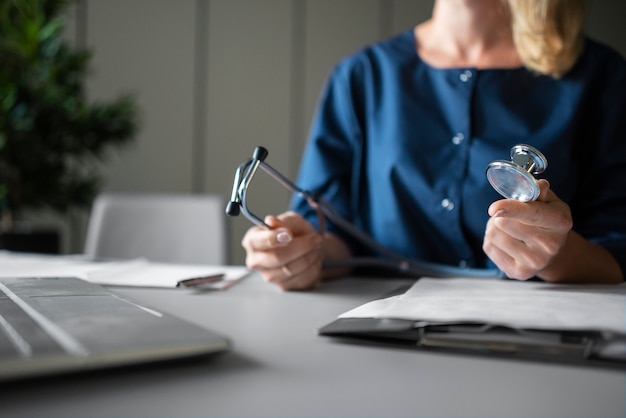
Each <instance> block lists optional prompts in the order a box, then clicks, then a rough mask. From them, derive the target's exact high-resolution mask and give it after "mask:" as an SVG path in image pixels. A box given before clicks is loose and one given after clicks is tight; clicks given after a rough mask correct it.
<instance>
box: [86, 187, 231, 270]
mask: <svg viewBox="0 0 626 418" xmlns="http://www.w3.org/2000/svg"><path fill="white" fill-rule="evenodd" d="M225 205H226V200H225V199H224V197H223V196H221V195H217V194H173V193H172V194H152V193H143V194H111V193H105V194H101V195H100V196H98V197H97V198H96V200H95V201H94V204H93V207H92V210H91V215H90V219H89V226H88V228H87V236H86V239H85V251H84V252H85V254H86V255H88V256H92V257H104V258H117V259H130V258H146V259H148V260H151V261H156V262H165V263H187V264H216V265H217V264H220V265H224V264H227V263H228V248H229V247H228V231H227V229H228V228H227V219H226V215H225V214H224V208H225Z"/></svg>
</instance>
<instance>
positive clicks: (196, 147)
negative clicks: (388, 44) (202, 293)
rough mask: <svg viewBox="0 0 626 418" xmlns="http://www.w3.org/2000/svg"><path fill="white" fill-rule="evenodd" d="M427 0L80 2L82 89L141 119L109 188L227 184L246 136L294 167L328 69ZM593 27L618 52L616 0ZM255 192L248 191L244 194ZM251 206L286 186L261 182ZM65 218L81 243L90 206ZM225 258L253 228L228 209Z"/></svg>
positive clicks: (69, 245)
mask: <svg viewBox="0 0 626 418" xmlns="http://www.w3.org/2000/svg"><path fill="white" fill-rule="evenodd" d="M431 7H432V1H431V0H82V1H81V2H79V3H78V5H77V7H75V10H74V11H73V13H72V22H71V25H70V27H69V30H68V36H69V37H70V38H72V39H73V40H74V41H75V42H76V44H77V45H78V46H87V47H89V48H91V49H92V50H93V52H94V57H93V59H92V72H91V75H90V78H89V88H88V94H89V97H90V98H91V99H94V100H100V99H107V98H111V97H114V96H116V95H118V94H120V93H125V92H131V93H134V94H135V95H136V97H137V99H138V102H139V105H140V108H141V114H142V115H141V125H142V129H141V132H140V134H139V136H138V138H137V141H136V143H135V144H134V145H133V146H131V147H129V148H127V149H124V150H120V151H117V152H115V154H113V155H111V158H109V159H108V160H107V164H106V165H104V166H103V173H104V176H105V179H106V190H107V191H165V192H168V191H172V192H211V193H221V194H224V195H229V194H230V188H231V186H232V175H233V173H234V170H235V168H236V167H237V165H238V164H239V163H240V162H241V161H243V160H244V159H246V158H247V157H248V156H249V155H250V153H251V152H252V150H253V148H254V146H256V145H263V146H266V147H267V148H268V149H269V151H270V156H269V157H268V162H269V163H270V164H272V165H274V166H275V167H276V168H278V169H279V170H281V171H284V172H285V173H286V174H288V175H289V176H291V177H292V178H293V177H295V175H296V171H297V167H298V161H299V159H300V155H301V152H302V148H303V145H304V142H305V138H306V133H307V130H308V125H309V123H310V120H311V116H312V113H313V110H314V107H315V103H316V100H317V96H318V93H319V91H320V88H321V86H322V84H323V81H324V78H325V76H326V75H327V73H328V71H329V70H330V68H331V67H332V65H333V64H334V63H335V62H336V61H337V60H338V59H339V58H341V57H342V56H344V55H346V54H347V53H350V52H352V51H354V50H356V49H357V48H359V47H361V46H362V45H364V44H366V43H369V42H372V41H376V40H379V39H382V38H385V37H387V36H390V35H391V34H393V33H395V32H398V31H401V30H404V29H407V28H409V27H412V26H413V25H415V24H416V23H419V22H420V21H423V20H425V19H426V18H427V17H428V16H429V13H430V10H431ZM589 11H590V15H589V20H588V22H589V24H588V28H589V33H590V34H591V35H592V36H594V37H596V38H598V39H601V40H604V41H605V42H607V43H609V44H611V45H613V46H614V47H615V48H617V49H618V50H620V51H621V52H622V53H623V54H626V32H625V29H624V26H623V25H622V22H623V20H624V17H625V16H626V13H625V12H626V2H623V0H595V1H591V2H590V10H589ZM252 199H254V200H252ZM251 201H253V202H254V206H253V209H254V210H255V211H257V212H258V213H259V214H261V215H263V214H267V213H278V212H281V211H283V210H284V209H285V207H286V205H287V202H288V196H287V193H285V192H284V191H282V190H280V189H279V188H278V187H277V186H275V185H273V184H272V183H271V182H270V181H263V180H262V181H260V182H259V184H258V187H257V191H256V192H255V193H254V194H253V195H252V196H251ZM72 219H73V221H72V222H71V223H69V224H68V225H66V226H65V230H66V232H67V238H66V241H65V243H64V249H65V251H66V252H77V251H81V249H82V245H83V239H84V227H85V222H86V219H87V218H86V215H84V214H83V215H79V216H74V217H72ZM227 221H228V222H229V224H230V228H231V237H232V242H231V252H232V256H231V262H232V263H234V264H240V263H243V261H244V255H243V251H242V250H241V248H240V244H239V243H240V240H241V237H242V236H243V234H244V232H245V230H246V229H247V228H248V227H249V224H248V223H247V221H245V220H244V219H243V218H235V219H227Z"/></svg>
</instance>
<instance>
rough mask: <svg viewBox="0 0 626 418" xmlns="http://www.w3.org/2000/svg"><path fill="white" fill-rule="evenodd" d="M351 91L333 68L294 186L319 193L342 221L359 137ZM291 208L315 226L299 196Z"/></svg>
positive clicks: (350, 242) (313, 214)
mask: <svg viewBox="0 0 626 418" xmlns="http://www.w3.org/2000/svg"><path fill="white" fill-rule="evenodd" d="M354 94H355V93H354V92H353V91H351V90H350V89H349V87H348V82H347V76H346V71H345V69H344V68H342V67H341V66H338V67H336V68H335V70H334V71H333V73H332V74H331V75H330V77H329V78H328V80H327V82H326V85H325V87H324V89H323V91H322V94H321V96H320V99H319V103H318V107H317V112H316V115H315V116H314V118H313V122H312V125H311V129H310V133H309V138H308V141H307V144H306V147H305V151H304V155H303V158H302V162H301V165H300V171H299V175H298V180H297V184H298V185H299V186H300V187H301V188H302V189H304V190H308V191H314V192H315V193H318V194H320V195H321V196H323V198H324V199H325V200H326V201H328V202H329V203H330V205H331V206H332V208H333V209H334V210H335V212H337V213H338V214H339V215H340V216H342V217H343V218H345V219H347V220H350V221H353V219H352V216H351V213H352V211H351V192H352V191H351V181H352V171H353V170H354V169H356V168H355V166H358V164H354V162H355V150H356V149H358V147H357V146H355V145H356V144H355V142H356V141H358V140H359V138H361V137H362V131H361V126H360V124H359V122H358V120H357V116H356V114H355V109H354V105H353V104H354V103H355V102H356V99H355V97H354ZM291 208H292V209H293V210H295V211H297V212H299V213H300V214H302V215H303V216H304V217H305V218H306V219H307V220H308V221H310V222H311V223H312V224H313V225H315V226H317V223H318V222H317V214H316V212H315V210H314V209H312V208H311V207H309V205H308V204H307V203H306V201H304V200H303V199H302V198H300V197H299V196H297V195H296V196H294V197H293V199H292V202H291ZM327 229H328V230H329V231H331V232H333V233H335V234H337V235H339V236H340V237H342V239H344V241H346V243H347V244H348V245H349V246H350V247H351V248H353V249H354V245H356V243H355V242H354V241H353V239H352V238H351V237H350V236H347V235H346V234H345V233H343V231H341V230H339V229H338V228H336V227H335V226H334V225H333V224H332V223H330V222H328V225H327Z"/></svg>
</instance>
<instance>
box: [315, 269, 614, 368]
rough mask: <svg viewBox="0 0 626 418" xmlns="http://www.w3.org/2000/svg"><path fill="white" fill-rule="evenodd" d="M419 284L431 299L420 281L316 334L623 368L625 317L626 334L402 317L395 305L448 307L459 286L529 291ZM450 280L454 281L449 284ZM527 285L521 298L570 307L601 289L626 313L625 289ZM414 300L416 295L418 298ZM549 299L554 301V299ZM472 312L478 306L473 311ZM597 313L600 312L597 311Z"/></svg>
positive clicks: (465, 282) (516, 321)
mask: <svg viewBox="0 0 626 418" xmlns="http://www.w3.org/2000/svg"><path fill="white" fill-rule="evenodd" d="M420 280H426V281H428V286H423V288H424V289H425V293H427V294H428V295H427V296H426V297H424V298H420V297H419V290H420V287H419V286H416V285H417V284H418V283H419V280H418V282H416V284H415V285H413V286H411V287H410V288H409V289H408V290H407V288H406V287H405V288H402V289H398V290H397V291H396V292H394V293H392V294H388V295H385V296H383V297H381V298H379V299H377V300H375V301H372V302H370V303H369V304H365V305H362V306H361V307H357V308H356V309H354V310H352V311H348V312H347V313H344V314H342V315H340V317H339V318H337V319H336V320H334V321H332V322H331V323H329V324H327V325H325V326H323V327H321V328H320V329H319V330H318V334H319V335H321V336H325V337H332V338H335V339H340V340H342V341H348V342H360V343H363V342H365V343H383V344H386V345H387V344H391V345H394V346H405V347H414V348H419V349H430V350H441V351H450V352H456V353H473V354H483V355H488V356H493V355H496V356H505V357H516V358H524V359H535V360H548V361H557V362H568V363H570V362H574V363H588V364H598V365H599V364H603V365H608V366H610V367H613V366H618V367H622V368H623V367H624V366H625V365H626V321H624V318H625V316H624V315H622V316H621V320H622V322H623V323H624V324H623V325H622V327H623V332H620V331H622V330H621V329H619V326H617V328H616V327H615V326H613V327H610V326H609V327H607V328H603V327H602V326H599V325H598V326H596V327H592V326H590V325H589V324H585V325H584V326H581V327H578V328H577V327H576V326H571V325H568V324H565V325H562V329H561V328H559V327H556V326H555V324H554V323H553V322H551V321H549V320H548V321H545V323H544V324H540V325H541V326H536V327H530V326H523V325H524V324H529V323H532V320H531V319H532V318H524V317H520V318H513V319H511V318H508V320H502V321H499V320H498V315H497V313H498V312H497V310H495V311H493V312H492V316H491V318H492V321H476V317H477V316H468V317H467V318H465V319H464V320H463V319H462V318H461V319H459V317H458V316H457V317H456V318H455V319H454V320H449V319H447V320H445V319H444V318H443V317H442V316H438V315H437V314H436V313H435V314H433V315H431V316H428V317H418V316H413V317H409V316H410V315H407V314H406V313H405V314H404V317H402V315H400V314H398V312H402V310H403V307H402V306H400V309H399V308H398V306H397V305H401V304H404V305H406V304H407V303H415V304H419V303H420V302H424V303H431V302H432V301H430V302H429V301H427V298H428V297H432V296H433V295H434V296H435V299H437V298H440V299H441V300H442V301H443V302H442V303H445V302H446V301H448V299H446V296H445V294H446V292H447V293H450V289H454V288H455V286H457V287H458V290H459V292H462V291H464V290H465V289H466V288H467V286H472V285H477V284H480V286H479V287H480V288H482V289H483V290H484V289H493V291H494V296H497V295H501V294H502V293H501V292H502V289H506V290H510V289H512V291H513V294H515V293H517V292H518V290H519V289H517V288H515V286H525V284H524V283H523V282H522V283H516V284H511V285H509V284H503V283H497V282H495V281H494V282H493V283H484V282H483V280H481V279H463V278H459V279H420ZM431 280H437V281H441V280H443V281H444V282H431ZM446 280H452V281H451V282H445V281H446ZM475 280H479V282H475ZM511 286H513V287H511ZM529 286H533V287H532V288H526V289H523V290H522V294H523V295H538V294H540V293H541V292H556V294H558V296H559V297H562V298H565V302H567V301H568V299H572V300H571V302H572V303H573V302H576V301H577V300H578V299H579V298H577V297H573V295H574V293H568V292H575V293H576V294H578V293H582V295H583V299H584V294H585V291H588V292H590V293H589V294H590V295H591V294H592V293H591V292H596V294H595V296H596V299H597V300H596V303H601V302H602V301H603V298H602V297H603V296H604V295H605V294H604V293H600V294H599V296H600V298H597V296H598V293H597V292H598V290H605V291H606V292H607V293H606V295H607V297H608V298H611V299H612V302H613V307H612V309H615V308H616V307H617V308H618V309H619V301H622V300H623V301H624V309H626V293H625V292H624V290H625V289H624V286H623V285H618V286H613V287H607V288H606V289H604V288H602V287H601V288H600V289H599V288H598V286H591V287H585V285H578V287H577V288H572V286H573V285H550V284H546V283H539V284H533V285H529ZM438 289H441V294H442V295H443V296H441V295H439V294H438V293H437V290H438ZM409 291H411V292H412V296H409V297H406V296H405V295H406V294H407V293H409ZM415 295H418V296H417V297H415ZM549 296H550V297H551V295H549ZM568 296H571V297H568ZM485 297H488V295H486V296H485ZM403 298H404V299H403ZM590 299H591V298H590ZM480 302H481V301H480V300H474V301H473V300H472V299H471V297H468V300H467V304H469V305H471V304H473V303H480ZM615 302H617V303H615ZM539 303H541V302H539ZM372 306H373V307H372ZM572 306H574V305H572ZM531 307H532V306H531ZM470 308H480V307H476V306H470ZM594 308H598V307H597V306H594ZM609 308H610V307H609ZM405 310H406V309H405ZM467 311H471V309H469V308H467V309H466V308H464V307H460V308H459V312H461V313H462V312H467ZM477 311H479V310H477ZM614 313H615V312H614V311H613V312H607V314H614ZM562 314H563V315H567V314H568V312H562ZM557 322H558V321H557ZM590 323H593V321H592V322H590ZM614 325H615V324H614Z"/></svg>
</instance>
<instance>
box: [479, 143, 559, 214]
mask: <svg viewBox="0 0 626 418" xmlns="http://www.w3.org/2000/svg"><path fill="white" fill-rule="evenodd" d="M547 167H548V160H547V159H546V157H545V156H544V155H543V154H542V153H541V151H539V150H538V149H537V148H534V147H531V146H530V145H525V144H518V145H515V146H514V147H513V148H511V161H504V160H496V161H493V162H491V163H489V165H488V166H487V180H489V183H490V184H491V186H492V187H493V188H494V189H496V191H497V192H498V193H500V194H501V195H502V196H504V197H505V198H507V199H515V200H519V201H521V202H528V201H530V200H537V198H538V197H539V183H538V182H537V179H535V177H534V174H540V173H543V172H544V171H545V169H546V168H547Z"/></svg>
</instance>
